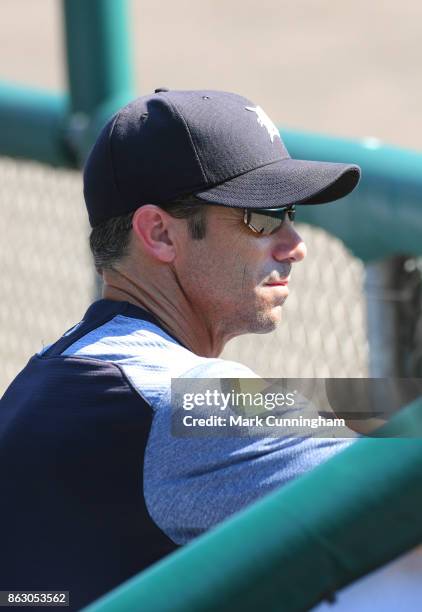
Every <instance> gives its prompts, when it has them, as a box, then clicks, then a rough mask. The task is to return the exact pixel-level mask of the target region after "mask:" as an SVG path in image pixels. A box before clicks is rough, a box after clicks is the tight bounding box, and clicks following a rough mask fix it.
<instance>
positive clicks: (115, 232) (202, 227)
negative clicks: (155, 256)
mask: <svg viewBox="0 0 422 612" xmlns="http://www.w3.org/2000/svg"><path fill="white" fill-rule="evenodd" d="M159 206H160V208H162V209H163V210H165V211H166V212H167V213H168V214H169V215H171V216H172V217H176V218H177V219H187V220H188V229H189V234H190V236H191V238H192V239H193V240H202V239H203V238H204V237H205V233H206V215H205V211H206V206H205V203H204V202H203V201H202V200H200V199H199V198H196V197H195V196H192V195H190V196H186V197H184V198H179V199H177V200H172V201H171V202H168V203H166V204H160V205H159ZM134 214H135V211H133V212H131V213H129V214H127V215H122V216H120V217H113V218H112V219H108V220H107V221H105V222H104V223H102V224H101V225H99V226H98V227H94V228H93V229H92V231H91V234H90V237H89V246H90V249H91V252H92V255H93V257H94V263H95V267H96V269H97V270H98V271H100V270H104V269H107V268H111V267H112V266H113V265H114V264H116V263H117V262H118V261H120V260H121V259H123V258H124V257H126V255H127V254H128V249H129V242H130V234H131V230H132V221H133V215H134Z"/></svg>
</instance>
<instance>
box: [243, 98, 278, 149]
mask: <svg viewBox="0 0 422 612" xmlns="http://www.w3.org/2000/svg"><path fill="white" fill-rule="evenodd" d="M245 108H246V110H248V111H252V112H254V113H256V119H257V121H258V123H259V125H261V126H262V127H265V129H266V130H267V132H268V134H269V135H270V138H271V142H274V136H278V137H279V138H280V134H279V131H278V129H277V128H276V126H275V125H274V123H273V122H272V121H271V119H270V118H269V117H268V115H267V113H266V112H265V111H263V110H262V108H261V107H260V106H255V107H254V106H245ZM280 140H281V139H280Z"/></svg>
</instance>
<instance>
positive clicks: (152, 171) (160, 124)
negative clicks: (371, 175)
mask: <svg viewBox="0 0 422 612" xmlns="http://www.w3.org/2000/svg"><path fill="white" fill-rule="evenodd" d="M359 177H360V168H359V166H356V165H353V164H341V163H331V162H317V161H304V160H298V159H292V158H291V157H290V155H289V153H288V151H287V149H286V147H285V146H284V144H283V141H282V139H281V137H280V134H279V131H278V129H277V128H276V127H275V125H274V124H273V123H272V121H271V119H270V118H269V117H268V116H267V115H266V113H265V112H264V111H263V110H262V108H261V107H260V106H257V105H255V104H254V103H253V102H251V101H250V100H248V99H247V98H243V97H242V96H239V95H237V94H233V93H228V92H223V91H207V90H205V91H169V90H167V89H164V88H163V89H157V90H155V93H154V94H152V95H148V96H143V97H141V98H137V99H136V100H134V101H133V102H130V103H129V104H128V105H127V106H125V107H124V108H122V109H121V110H119V111H118V112H117V113H116V114H115V115H114V116H113V117H112V118H111V119H110V121H109V122H108V123H107V124H106V125H105V127H104V128H103V130H102V132H101V134H100V135H99V137H98V139H97V141H96V143H95V144H94V146H93V148H92V150H91V152H90V154H89V156H88V159H87V162H86V164H85V169H84V195H85V201H86V206H87V209H88V214H89V220H90V223H91V225H92V226H93V227H95V226H98V225H100V224H101V223H103V222H105V221H107V220H108V219H110V218H112V217H117V216H120V215H124V214H127V213H129V212H131V211H134V210H136V209H137V208H138V207H139V206H142V205H143V204H157V205H160V204H161V205H162V204H165V203H167V202H170V201H171V200H174V199H177V198H181V197H183V196H186V195H191V194H193V195H195V196H197V197H198V198H200V199H201V200H203V201H204V202H205V203H210V204H219V205H222V206H232V207H239V208H276V207H281V206H286V205H289V204H323V203H326V202H331V201H333V200H337V199H339V198H342V197H343V196H345V195H347V194H348V193H350V192H351V191H352V190H353V189H354V188H355V187H356V185H357V183H358V181H359Z"/></svg>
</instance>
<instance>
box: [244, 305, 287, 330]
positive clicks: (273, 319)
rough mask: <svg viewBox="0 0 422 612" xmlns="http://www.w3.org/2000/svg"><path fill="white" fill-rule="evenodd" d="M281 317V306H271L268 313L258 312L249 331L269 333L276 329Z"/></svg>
mask: <svg viewBox="0 0 422 612" xmlns="http://www.w3.org/2000/svg"><path fill="white" fill-rule="evenodd" d="M281 318H282V316H281V306H276V307H275V308H272V309H271V312H270V313H268V312H266V313H259V315H258V317H257V318H256V320H255V322H254V325H253V326H252V329H250V331H249V333H251V334H269V333H271V332H273V331H275V330H276V329H277V327H278V326H279V324H280V323H281Z"/></svg>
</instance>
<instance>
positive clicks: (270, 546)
mask: <svg viewBox="0 0 422 612" xmlns="http://www.w3.org/2000/svg"><path fill="white" fill-rule="evenodd" d="M421 411H422V399H419V400H417V401H416V402H414V403H413V404H411V405H410V406H409V407H408V408H407V409H405V410H403V411H402V412H400V413H399V414H398V415H396V416H395V417H394V418H393V419H392V420H391V421H390V422H389V423H388V424H387V425H386V426H385V427H383V428H382V430H379V432H380V433H379V435H380V436H381V435H383V436H391V437H389V438H386V439H381V438H376V439H370V438H367V439H361V440H358V441H356V442H355V443H354V444H353V445H352V446H351V447H349V448H348V449H346V450H345V451H343V452H342V453H339V454H338V455H337V456H335V457H333V458H332V459H330V460H329V461H327V462H326V463H325V464H323V465H321V466H319V467H318V468H316V469H315V470H313V471H312V472H310V473H309V474H307V475H305V476H302V477H301V478H299V479H297V480H295V481H294V482H292V483H290V484H288V485H286V486H285V487H283V488H282V489H281V490H279V491H276V492H274V493H273V494H271V495H269V496H267V497H266V498H264V499H263V500H261V501H260V502H257V503H256V504H254V505H253V506H251V507H250V508H248V509H246V510H245V511H243V512H241V513H240V514H238V515H237V516H235V517H233V518H231V519H229V520H228V521H226V522H225V523H223V524H222V525H220V526H219V527H217V528H216V529H214V530H213V531H210V532H208V533H207V534H205V535H204V536H202V537H200V538H198V539H197V540H195V541H193V542H192V543H191V544H190V545H188V546H186V547H185V548H182V549H181V550H179V551H177V552H176V553H174V554H172V555H170V556H169V557H167V558H166V559H164V560H163V561H161V562H159V563H157V564H156V565H154V566H152V567H151V568H150V569H148V570H146V571H145V572H143V573H141V574H140V575H139V576H136V577H135V578H133V579H131V580H129V581H128V582H126V583H125V584H123V585H122V586H121V587H119V588H117V589H115V590H114V591H112V592H111V593H110V594H109V595H106V596H105V597H103V598H102V599H100V600H98V601H97V602H96V603H94V604H92V605H90V606H88V607H87V608H86V609H85V610H86V612H142V611H143V610H148V612H215V611H216V610H218V611H219V612H232V610H242V611H243V612H256V610H260V609H265V610H267V611H268V612H271V611H273V612H279V611H280V610H283V612H296V611H305V610H309V609H310V608H311V607H312V606H314V605H316V604H317V603H318V602H320V601H321V600H323V599H324V598H326V597H332V596H333V595H334V592H335V591H336V590H338V589H340V588H342V587H344V586H346V585H347V584H350V583H351V582H353V581H355V580H356V579H358V578H360V577H361V576H364V575H366V574H367V573H369V572H371V571H372V570H374V569H376V568H378V567H380V566H382V565H384V564H386V563H387V562H389V561H391V560H392V559H394V558H395V557H397V556H399V555H400V554H402V553H404V552H406V551H408V550H410V549H411V548H413V547H414V546H416V545H417V544H419V543H420V542H421V540H422V522H421V520H420V514H421V506H422V486H421V485H422V440H421V439H420V438H421V436H422V412H421ZM398 436H403V437H407V439H398ZM394 437H397V438H396V439H393V438H394ZM412 437H416V438H418V439H410V438H412Z"/></svg>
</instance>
